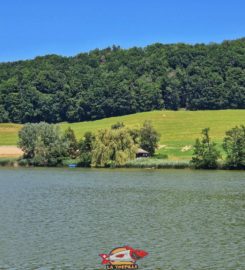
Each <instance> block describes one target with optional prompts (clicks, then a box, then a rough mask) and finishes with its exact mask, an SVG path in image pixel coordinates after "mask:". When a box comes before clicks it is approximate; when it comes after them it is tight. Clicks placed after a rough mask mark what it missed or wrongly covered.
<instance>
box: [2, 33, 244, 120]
mask: <svg viewBox="0 0 245 270" xmlns="http://www.w3.org/2000/svg"><path fill="white" fill-rule="evenodd" d="M179 108H185V109H187V110H207V109H210V110H216V109H228V108H231V109H238V108H240V109H244V108H245V38H242V39H238V40H234V41H224V42H223V43H221V44H216V43H212V44H208V45H205V44H196V45H187V44H183V43H178V44H168V45H164V44H160V43H156V44H153V45H150V46H147V47H145V48H138V47H134V48H131V49H121V48H120V47H118V46H112V47H109V48H106V49H103V50H99V49H96V50H93V51H90V52H89V53H81V54H78V55H77V56H75V57H62V56H57V55H47V56H44V57H36V58H35V59H34V60H26V61H18V62H12V63H1V64H0V122H15V123H26V122H39V121H46V122H49V123H56V122H61V121H69V122H75V121H84V120H94V119H99V118H104V117H111V116H118V115H124V114H130V113H135V112H141V111H150V110H154V109H170V110H178V109H179Z"/></svg>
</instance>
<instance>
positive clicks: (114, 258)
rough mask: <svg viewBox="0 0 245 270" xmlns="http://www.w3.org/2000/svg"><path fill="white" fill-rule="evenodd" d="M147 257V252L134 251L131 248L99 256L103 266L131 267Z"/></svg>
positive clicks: (123, 248) (122, 248)
mask: <svg viewBox="0 0 245 270" xmlns="http://www.w3.org/2000/svg"><path fill="white" fill-rule="evenodd" d="M147 255H148V253H147V252H146V251H144V250H138V249H133V248H132V247H130V246H124V247H118V248H115V249H113V250H112V251H111V252H110V253H109V254H99V256H100V257H101V258H102V264H107V265H131V264H135V262H136V261H137V260H139V259H142V258H144V257H145V256H147Z"/></svg>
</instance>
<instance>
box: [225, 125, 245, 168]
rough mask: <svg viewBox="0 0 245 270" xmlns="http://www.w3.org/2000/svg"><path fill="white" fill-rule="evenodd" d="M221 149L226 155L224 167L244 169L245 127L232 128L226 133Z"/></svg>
mask: <svg viewBox="0 0 245 270" xmlns="http://www.w3.org/2000/svg"><path fill="white" fill-rule="evenodd" d="M223 148H224V150H225V152H226V154H227V156H226V166H227V167H228V168H230V169H245V126H243V125H242V126H240V127H234V128H232V129H231V130H228V131H227V132H226V137H225V138H224V142H223Z"/></svg>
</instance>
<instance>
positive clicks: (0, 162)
mask: <svg viewBox="0 0 245 270" xmlns="http://www.w3.org/2000/svg"><path fill="white" fill-rule="evenodd" d="M20 161H21V160H19V159H18V158H0V169H1V168H6V167H9V168H27V169H28V168H67V169H96V170H98V169H99V170H103V169H109V170H113V169H115V170H116V169H129V170H130V169H138V170H164V169H167V170H169V169H176V170H192V171H200V170H203V171H245V170H244V169H230V168H227V167H225V165H224V164H220V165H219V167H218V168H216V169H204V168H202V169H195V168H194V167H193V166H191V165H190V164H189V163H188V162H186V161H183V160H182V161H181V160H180V161H178V162H176V161H171V160H168V161H167V160H166V161H165V162H162V163H160V165H159V164H156V165H152V164H144V165H143V166H140V165H136V164H125V165H122V166H113V167H82V166H78V165H77V164H75V166H71V167H70V166H69V165H67V164H59V165H57V166H35V165H29V164H24V165H23V164H21V162H20Z"/></svg>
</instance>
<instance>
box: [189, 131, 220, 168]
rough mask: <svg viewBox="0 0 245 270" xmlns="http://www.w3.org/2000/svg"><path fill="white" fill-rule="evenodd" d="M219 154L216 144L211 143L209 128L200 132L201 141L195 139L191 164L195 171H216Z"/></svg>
mask: <svg viewBox="0 0 245 270" xmlns="http://www.w3.org/2000/svg"><path fill="white" fill-rule="evenodd" d="M219 157H220V152H219V151H218V150H217V148H216V144H215V143H214V142H212V141H211V139H210V136H209V128H204V129H203V130H202V139H201V140H200V139H196V143H195V144H194V152H193V157H192V160H191V163H192V164H193V165H194V167H195V168H196V169H216V168H217V167H218V158H219Z"/></svg>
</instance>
